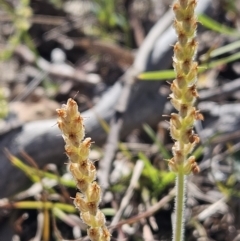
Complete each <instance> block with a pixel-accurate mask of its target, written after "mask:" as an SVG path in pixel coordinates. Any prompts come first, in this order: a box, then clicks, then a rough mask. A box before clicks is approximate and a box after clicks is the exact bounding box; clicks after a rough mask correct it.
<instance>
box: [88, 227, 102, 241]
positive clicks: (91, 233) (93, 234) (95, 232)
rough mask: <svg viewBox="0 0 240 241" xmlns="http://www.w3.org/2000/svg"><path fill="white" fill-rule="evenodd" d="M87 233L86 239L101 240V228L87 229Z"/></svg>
mask: <svg viewBox="0 0 240 241" xmlns="http://www.w3.org/2000/svg"><path fill="white" fill-rule="evenodd" d="M87 233H88V237H89V238H90V239H91V240H92V241H99V240H101V233H102V228H100V227H99V228H89V229H88V230H87Z"/></svg>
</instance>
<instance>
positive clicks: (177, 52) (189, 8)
mask: <svg viewBox="0 0 240 241" xmlns="http://www.w3.org/2000/svg"><path fill="white" fill-rule="evenodd" d="M196 5H197V0H178V1H176V2H175V3H174V5H173V7H172V8H173V11H174V13H175V19H174V28H175V30H176V33H177V36H178V41H177V43H176V44H175V45H174V57H173V67H174V70H175V73H176V78H175V80H174V81H173V82H172V84H171V91H172V93H171V94H170V99H171V103H172V105H173V106H174V108H175V109H176V110H177V112H178V113H172V114H171V117H170V134H171V137H172V138H173V140H174V141H175V143H174V145H173V147H172V153H173V158H172V159H170V160H169V162H168V164H169V167H170V169H171V170H172V171H173V172H175V173H176V175H177V178H176V189H177V190H176V192H177V193H176V203H175V212H176V217H175V218H176V220H175V226H174V231H173V240H174V241H182V240H183V237H184V206H185V202H184V198H185V186H186V184H185V176H186V175H188V174H190V173H194V174H197V173H198V172H199V171H200V170H199V167H198V165H197V163H196V161H195V157H194V156H190V154H191V152H192V150H193V148H194V146H195V145H196V144H197V143H198V142H199V137H198V136H197V135H196V134H195V133H194V131H193V126H194V121H195V120H202V119H203V116H202V114H201V113H200V112H199V111H198V110H197V109H196V108H195V107H194V103H195V101H196V98H197V97H198V93H197V90H196V81H197V72H198V64H197V62H195V61H194V57H195V54H196V50H197V45H198V44H197V41H196V39H195V34H196V29H197V17H196V15H195V13H194V11H195V8H196Z"/></svg>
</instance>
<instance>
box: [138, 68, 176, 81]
mask: <svg viewBox="0 0 240 241" xmlns="http://www.w3.org/2000/svg"><path fill="white" fill-rule="evenodd" d="M174 77H175V72H174V71H173V70H161V71H152V72H144V73H141V74H140V75H139V76H138V78H139V79H140V80H166V79H173V78H174Z"/></svg>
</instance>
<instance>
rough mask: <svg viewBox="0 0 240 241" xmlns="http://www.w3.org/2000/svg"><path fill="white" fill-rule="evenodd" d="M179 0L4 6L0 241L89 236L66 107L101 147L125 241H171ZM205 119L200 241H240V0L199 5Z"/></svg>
mask: <svg viewBox="0 0 240 241" xmlns="http://www.w3.org/2000/svg"><path fill="white" fill-rule="evenodd" d="M171 4H172V1H170V0H162V1H159V0H158V1H157V0H115V1H112V0H69V1H68V0H64V1H63V0H49V1H41V0H33V1H29V0H8V1H7V0H0V177H1V179H0V240H5V241H8V240H9V241H10V240H13V241H18V240H21V241H29V240H32V241H38V240H39V241H41V240H43V241H53V240H85V239H86V226H85V225H84V224H83V223H82V221H81V219H80V218H79V214H78V212H77V210H76V209H75V207H74V206H73V204H72V203H73V200H72V197H74V196H75V193H76V191H77V190H76V187H75V183H74V181H73V180H72V177H71V175H70V173H69V172H68V168H67V162H68V160H67V156H66V155H65V154H64V143H63V140H62V137H61V134H60V131H59V130H58V128H57V125H56V123H57V115H56V109H57V108H60V107H61V105H62V104H65V103H66V102H67V100H68V98H74V100H75V101H76V102H77V103H78V105H79V111H80V112H81V113H82V115H83V116H84V120H85V127H86V136H87V137H91V138H92V140H93V141H94V144H93V147H92V151H91V154H90V159H91V160H92V161H93V162H94V163H95V164H96V166H97V168H98V170H99V172H98V181H99V183H100V184H101V187H102V189H103V197H102V203H101V209H102V210H103V212H104V213H105V215H106V218H107V225H108V226H111V228H112V233H113V237H112V240H129V241H130V240H134V241H135V240H145V241H150V240H151V241H152V240H161V241H165V240H166V241H168V240H171V236H172V234H171V232H172V219H173V212H174V210H173V206H174V201H173V199H174V197H173V196H174V195H173V193H174V192H173V187H174V180H175V176H174V174H173V173H170V172H169V170H168V165H167V161H166V160H167V159H169V158H171V146H172V144H173V142H172V140H171V138H170V136H169V130H168V127H169V126H168V120H169V118H168V117H167V115H169V114H170V113H171V112H174V109H173V107H172V106H171V105H170V103H169V99H168V95H169V94H170V90H169V84H168V83H167V81H168V82H171V80H173V79H174V72H173V70H172V55H173V51H172V46H173V45H174V43H175V42H176V35H175V32H174V30H173V28H172V21H173V18H174V16H173V13H172V10H171V8H170V6H171ZM197 14H198V19H199V26H198V34H197V39H198V43H199V46H198V53H197V56H196V59H197V61H198V62H199V65H200V67H199V79H198V84H197V85H198V90H199V99H198V103H196V104H197V106H198V109H200V111H201V112H202V113H203V115H204V117H205V120H204V121H203V122H200V121H199V122H197V123H196V126H195V131H196V132H197V133H198V135H199V136H200V138H201V143H199V145H198V146H197V147H196V149H195V151H194V155H195V156H196V157H197V161H198V164H199V166H200V168H201V172H200V174H198V175H197V176H192V175H190V176H189V177H188V185H187V188H188V195H187V199H186V202H187V209H186V239H185V240H187V241H194V240H198V241H207V240H209V241H238V240H240V151H239V150H240V142H239V140H240V78H239V75H240V62H239V59H240V53H239V49H240V1H239V0H219V1H217V0H201V1H199V3H198V8H197Z"/></svg>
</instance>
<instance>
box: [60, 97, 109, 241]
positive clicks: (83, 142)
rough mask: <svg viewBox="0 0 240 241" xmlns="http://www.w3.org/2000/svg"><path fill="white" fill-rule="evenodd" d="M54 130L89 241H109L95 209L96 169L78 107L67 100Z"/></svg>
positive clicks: (98, 197) (98, 192)
mask: <svg viewBox="0 0 240 241" xmlns="http://www.w3.org/2000/svg"><path fill="white" fill-rule="evenodd" d="M56 111H57V114H58V120H57V123H58V127H59V129H60V130H61V131H62V136H63V139H64V141H65V143H66V144H65V151H66V154H67V156H68V158H69V161H70V165H69V169H70V171H71V173H72V175H73V178H74V179H75V181H76V185H77V187H78V189H79V190H80V192H78V193H77V194H76V197H75V199H74V204H75V206H76V208H77V209H78V210H79V211H80V216H81V219H82V220H83V222H85V223H86V224H87V225H88V231H87V233H88V236H89V238H90V239H91V240H92V241H110V239H111V235H110V232H109V231H108V229H107V227H106V225H105V216H104V214H103V213H102V212H101V211H100V210H99V207H98V206H99V202H100V201H101V188H100V186H99V185H98V183H97V182H96V181H95V180H96V168H95V166H94V165H93V163H92V162H91V161H90V160H89V157H88V156H89V151H90V146H91V143H92V142H91V138H85V139H84V136H85V128H84V124H83V117H81V115H80V113H79V112H78V105H77V103H76V102H75V101H74V100H73V99H68V102H67V104H66V105H62V108H61V109H57V110H56Z"/></svg>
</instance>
